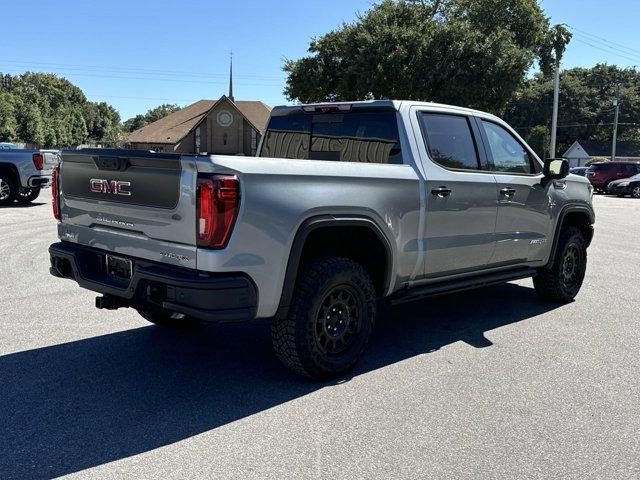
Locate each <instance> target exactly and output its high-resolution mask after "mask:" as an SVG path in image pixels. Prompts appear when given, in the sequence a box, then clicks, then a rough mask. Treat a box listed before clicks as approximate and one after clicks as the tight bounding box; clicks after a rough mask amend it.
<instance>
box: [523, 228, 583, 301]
mask: <svg viewBox="0 0 640 480" xmlns="http://www.w3.org/2000/svg"><path fill="white" fill-rule="evenodd" d="M586 269H587V242H586V240H585V238H584V236H583V235H582V232H581V231H580V230H579V229H577V228H576V227H563V228H562V230H561V232H560V238H559V239H558V248H557V249H556V253H555V256H554V258H553V263H552V264H551V265H550V266H548V267H544V268H541V269H540V270H538V273H537V274H536V276H534V277H533V285H534V287H535V289H536V292H537V293H538V295H539V296H540V297H541V298H543V299H544V300H549V301H552V302H560V303H566V302H570V301H571V300H573V299H574V298H575V296H576V295H577V294H578V292H579V291H580V287H581V286H582V282H583V280H584V274H585V272H586Z"/></svg>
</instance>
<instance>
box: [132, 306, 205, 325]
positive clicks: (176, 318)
mask: <svg viewBox="0 0 640 480" xmlns="http://www.w3.org/2000/svg"><path fill="white" fill-rule="evenodd" d="M136 310H137V311H138V313H139V314H140V315H141V316H142V318H144V319H145V320H148V321H149V322H151V323H153V324H155V325H158V326H160V327H164V328H168V329H171V330H188V329H190V328H193V327H195V326H196V325H198V323H200V322H199V320H197V319H195V318H192V317H187V316H185V315H182V314H176V313H173V312H167V311H165V310H162V309H161V308H155V307H142V308H138V309H136Z"/></svg>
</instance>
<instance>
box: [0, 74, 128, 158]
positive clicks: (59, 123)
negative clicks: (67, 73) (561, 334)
mask: <svg viewBox="0 0 640 480" xmlns="http://www.w3.org/2000/svg"><path fill="white" fill-rule="evenodd" d="M11 111H13V112H14V114H13V120H12V115H11ZM89 126H90V127H91V128H89ZM120 128H121V126H120V116H119V114H118V112H117V111H116V110H115V109H114V108H113V107H112V106H110V105H108V104H106V103H104V102H101V103H97V104H94V103H92V102H88V101H87V99H86V97H85V95H84V93H83V92H82V90H80V89H79V88H78V87H76V86H75V85H73V84H72V83H71V82H69V81H68V80H66V79H64V78H61V77H58V76H57V75H54V74H50V73H32V72H26V73H24V74H22V75H17V76H12V75H3V74H1V73H0V135H2V136H5V137H7V138H9V137H12V138H13V139H15V140H21V141H24V142H27V143H31V144H35V145H40V146H44V147H71V146H75V145H78V144H80V143H84V142H85V141H86V139H87V137H88V136H89V135H91V136H92V139H94V140H97V141H102V140H103V139H104V138H106V137H107V136H109V135H113V134H112V132H114V131H115V132H118V131H119V130H120ZM11 132H14V133H13V134H12V133H11Z"/></svg>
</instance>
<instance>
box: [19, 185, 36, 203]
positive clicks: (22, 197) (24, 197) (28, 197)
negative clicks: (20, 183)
mask: <svg viewBox="0 0 640 480" xmlns="http://www.w3.org/2000/svg"><path fill="white" fill-rule="evenodd" d="M39 195H40V188H37V187H36V188H21V189H20V190H18V196H17V197H16V200H17V201H18V203H31V202H33V201H34V200H35V199H36V198H38V196H39Z"/></svg>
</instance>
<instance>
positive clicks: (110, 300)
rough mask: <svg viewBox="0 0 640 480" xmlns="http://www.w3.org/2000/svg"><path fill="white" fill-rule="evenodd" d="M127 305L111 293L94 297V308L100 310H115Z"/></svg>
mask: <svg viewBox="0 0 640 480" xmlns="http://www.w3.org/2000/svg"><path fill="white" fill-rule="evenodd" d="M128 306H129V305H128V304H127V303H126V302H125V301H124V300H121V299H120V298H118V297H114V296H112V295H104V296H102V297H96V308H97V309H100V310H117V309H119V308H124V307H128Z"/></svg>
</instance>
